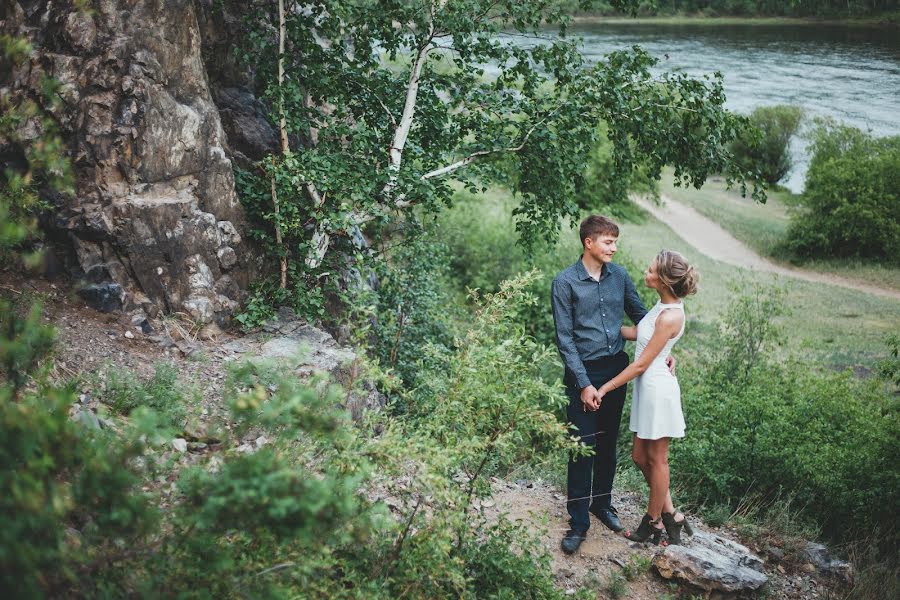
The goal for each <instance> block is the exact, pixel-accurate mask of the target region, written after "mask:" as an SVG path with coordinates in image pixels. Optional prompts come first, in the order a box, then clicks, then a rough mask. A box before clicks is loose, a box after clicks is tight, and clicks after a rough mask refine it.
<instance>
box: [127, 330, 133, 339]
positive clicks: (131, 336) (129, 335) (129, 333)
mask: <svg viewBox="0 0 900 600" xmlns="http://www.w3.org/2000/svg"><path fill="white" fill-rule="evenodd" d="M125 337H127V338H128V339H129V340H133V339H134V334H133V333H131V330H130V329H128V330H126V331H125Z"/></svg>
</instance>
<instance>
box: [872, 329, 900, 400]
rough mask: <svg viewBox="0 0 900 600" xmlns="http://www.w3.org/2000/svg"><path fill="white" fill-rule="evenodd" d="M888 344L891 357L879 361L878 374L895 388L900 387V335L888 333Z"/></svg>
mask: <svg viewBox="0 0 900 600" xmlns="http://www.w3.org/2000/svg"><path fill="white" fill-rule="evenodd" d="M887 346H888V348H889V350H890V357H888V358H885V359H884V360H882V361H880V362H879V363H878V367H877V369H878V375H880V376H881V377H883V378H884V379H885V381H887V382H888V383H890V384H891V385H893V386H894V387H895V388H900V335H898V334H896V333H892V334H890V335H888V337H887Z"/></svg>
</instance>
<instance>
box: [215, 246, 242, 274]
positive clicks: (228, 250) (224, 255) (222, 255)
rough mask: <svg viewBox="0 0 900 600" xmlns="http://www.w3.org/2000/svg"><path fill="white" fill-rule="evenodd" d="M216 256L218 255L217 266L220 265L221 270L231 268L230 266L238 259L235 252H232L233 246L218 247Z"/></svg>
mask: <svg viewBox="0 0 900 600" xmlns="http://www.w3.org/2000/svg"><path fill="white" fill-rule="evenodd" d="M216 256H218V257H219V266H220V267H222V270H223V271H227V270H229V269H231V267H233V266H234V265H236V264H237V261H238V259H237V254H235V252H234V248H232V247H230V246H225V247H224V248H220V249H219V251H218V252H217V253H216Z"/></svg>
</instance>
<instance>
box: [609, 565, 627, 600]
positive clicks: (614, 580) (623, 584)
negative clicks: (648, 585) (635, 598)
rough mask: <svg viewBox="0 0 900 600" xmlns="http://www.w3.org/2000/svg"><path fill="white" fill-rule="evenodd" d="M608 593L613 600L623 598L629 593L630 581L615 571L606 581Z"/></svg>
mask: <svg viewBox="0 0 900 600" xmlns="http://www.w3.org/2000/svg"><path fill="white" fill-rule="evenodd" d="M606 593H607V594H609V597H610V598H613V600H618V598H623V597H624V596H625V594H627V593H628V581H627V580H626V579H625V577H624V576H623V575H622V574H621V573H619V572H617V571H613V572H612V573H610V574H609V578H607V580H606Z"/></svg>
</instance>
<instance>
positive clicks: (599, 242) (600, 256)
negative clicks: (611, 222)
mask: <svg viewBox="0 0 900 600" xmlns="http://www.w3.org/2000/svg"><path fill="white" fill-rule="evenodd" d="M618 240H619V238H617V237H615V236H612V235H609V234H605V233H601V234H600V235H598V236H596V237H594V238H586V239H585V240H584V250H585V252H587V253H588V254H589V255H590V256H591V258H593V259H594V260H597V261H599V262H602V263H604V264H605V263H610V262H612V259H613V255H614V254H615V253H616V251H617V250H618V248H616V242H617V241H618Z"/></svg>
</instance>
